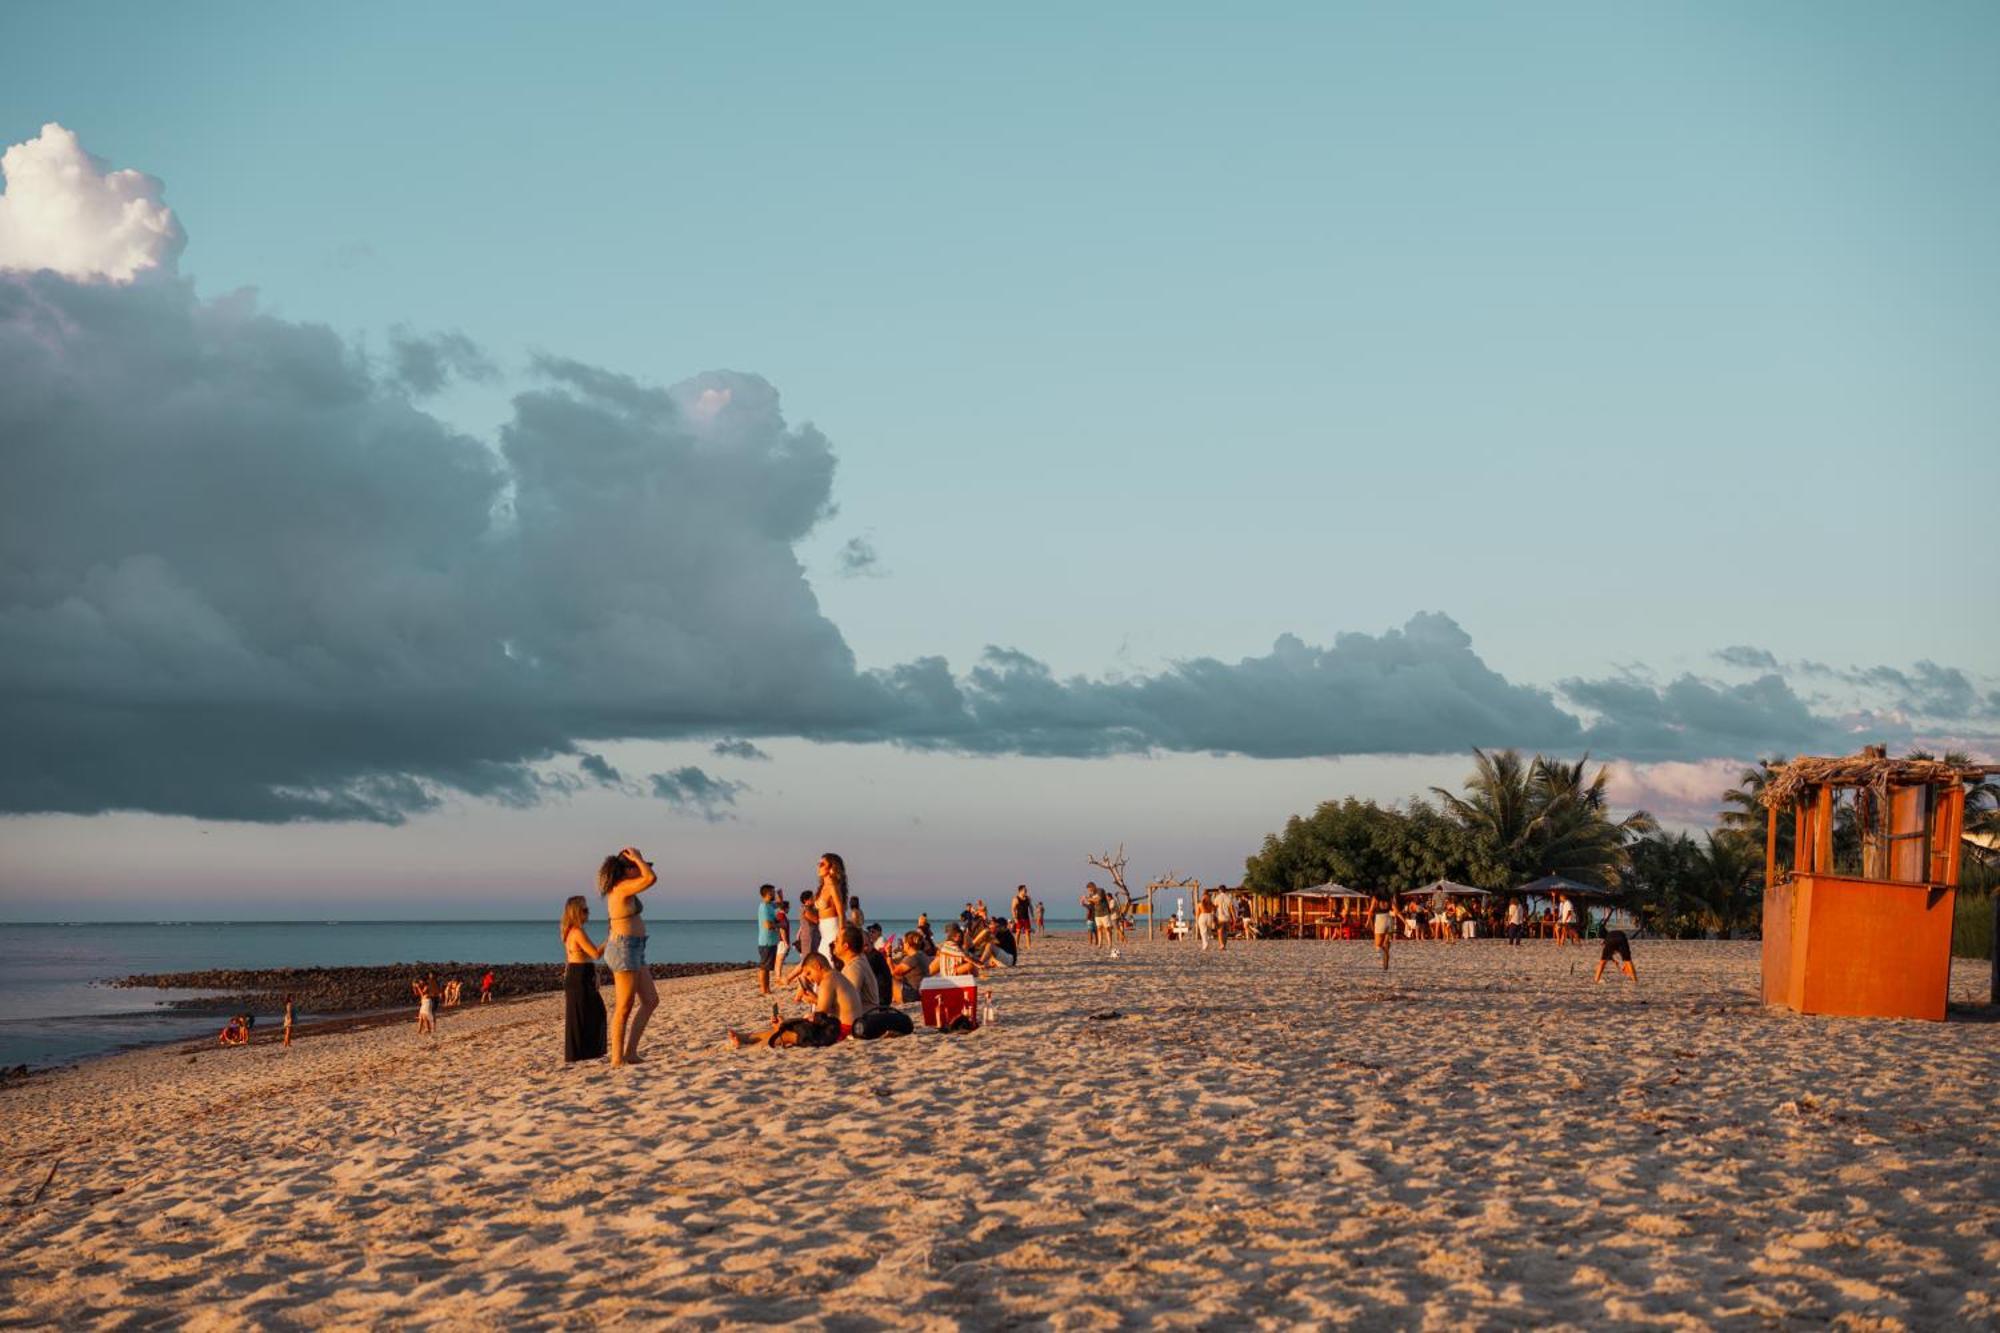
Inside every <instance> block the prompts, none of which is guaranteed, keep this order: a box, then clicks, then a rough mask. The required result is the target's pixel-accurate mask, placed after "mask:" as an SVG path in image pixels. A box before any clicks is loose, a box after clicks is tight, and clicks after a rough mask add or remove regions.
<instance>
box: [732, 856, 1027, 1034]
mask: <svg viewBox="0 0 2000 1333" xmlns="http://www.w3.org/2000/svg"><path fill="white" fill-rule="evenodd" d="M758 898H759V904H758V938H759V941H760V943H759V945H758V988H759V990H760V991H761V992H762V993H764V994H767V995H768V994H770V993H771V981H772V976H773V974H774V973H776V974H777V976H778V985H779V986H780V987H781V988H782V987H795V988H796V990H795V997H796V999H797V1000H798V1002H799V1003H801V1004H803V1005H805V1006H806V1007H807V1012H806V1014H805V1015H804V1016H803V1017H797V1018H789V1019H788V1018H785V1017H783V1015H782V1014H781V1013H780V1011H779V1007H778V1006H777V1005H776V1004H773V1005H772V1006H771V1024H770V1027H769V1028H767V1029H765V1030H763V1031H761V1032H744V1031H735V1030H732V1031H730V1033H729V1034H728V1042H729V1045H730V1046H731V1047H732V1048H734V1047H740V1046H748V1045H762V1046H778V1047H783V1046H831V1045H833V1044H834V1043H836V1042H839V1041H842V1040H844V1039H846V1038H848V1037H854V1038H857V1039H859V1040H863V1041H867V1040H873V1039H874V1038H877V1037H885V1036H898V1035H907V1034H909V1033H910V1032H912V1031H914V1030H915V1025H914V1023H913V1022H912V1021H911V1019H910V1016H909V1015H908V1014H906V1013H904V1012H902V1010H901V1009H900V1008H899V1006H901V1005H906V1004H914V1003H918V1002H920V1000H921V995H920V992H921V989H922V986H923V982H924V979H925V978H927V977H977V976H979V975H980V974H981V973H982V972H984V971H985V970H986V969H988V968H994V967H1012V966H1013V965H1014V964H1015V963H1016V962H1018V961H1019V959H1020V956H1021V953H1022V952H1023V951H1024V950H1025V949H1026V948H1027V941H1028V940H1029V939H1030V938H1032V935H1033V929H1034V927H1033V921H1034V915H1033V904H1032V901H1031V900H1030V898H1029V896H1028V891H1027V886H1026V885H1022V886H1021V887H1020V888H1019V889H1018V890H1016V893H1015V899H1014V908H1013V912H1012V914H1011V919H1010V917H1009V916H1004V915H1003V916H995V915H993V914H992V913H991V912H989V911H988V910H987V907H986V901H985V899H983V898H982V899H977V900H975V901H973V902H969V903H967V904H966V905H965V908H964V910H963V911H962V912H960V913H959V918H958V920H957V921H956V922H954V923H952V924H951V925H949V926H947V927H946V928H945V931H944V938H943V939H939V938H938V937H937V934H936V932H935V931H934V929H933V927H932V925H931V920H930V914H929V913H920V914H919V915H918V917H917V922H916V924H915V925H914V926H912V927H911V928H910V929H909V930H907V931H904V932H903V933H902V934H901V935H900V936H885V935H884V934H883V931H882V927H881V926H880V925H878V924H875V923H873V922H867V921H866V920H865V918H864V917H863V916H862V913H861V910H860V900H859V899H858V898H855V897H852V896H850V897H849V898H848V901H847V904H846V914H845V915H846V919H845V920H842V918H841V916H840V915H837V914H836V913H835V912H834V911H833V910H830V908H831V906H832V905H831V904H829V903H827V902H825V901H824V899H823V897H822V896H821V895H814V896H813V897H809V898H806V899H804V901H803V903H802V907H803V909H804V910H803V911H802V913H801V915H802V918H803V919H802V920H801V922H800V925H799V933H798V937H797V939H796V942H795V946H796V948H797V949H798V952H799V962H798V964H797V965H796V966H794V967H793V968H792V969H791V971H790V972H785V971H784V970H783V968H784V965H785V963H786V962H788V961H789V959H790V956H791V950H792V948H793V947H794V941H792V940H791V939H789V938H788V933H789V932H788V929H787V927H788V925H789V921H788V918H789V915H790V904H789V903H787V902H785V899H784V894H783V893H782V891H780V890H778V889H777V888H775V887H774V886H772V885H769V884H766V885H764V886H762V887H761V888H760V889H759V890H758ZM832 921H840V922H841V924H840V925H839V926H838V927H836V928H833V929H831V930H829V929H828V923H829V922H832ZM767 938H772V939H774V940H775V941H776V942H773V943H763V942H762V941H764V940H765V939H767ZM968 1026H969V1023H968Z"/></svg>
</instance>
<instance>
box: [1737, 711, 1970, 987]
mask: <svg viewBox="0 0 2000 1333" xmlns="http://www.w3.org/2000/svg"><path fill="white" fill-rule="evenodd" d="M1994 772H2000V769H1997V768H1991V767H1986V766H1982V765H1968V764H1951V763H1945V762H1943V761H1941V760H1935V759H1890V758H1888V757H1887V756H1886V754H1885V752H1884V751H1883V749H1882V747H1881V746H1870V747H1868V748H1867V749H1865V750H1863V751H1862V752H1861V753H1860V754H1855V755H1849V756H1847V757H1845V758H1841V759H1807V758H1801V759H1794V760H1792V761H1791V762H1790V763H1788V764H1785V765H1783V766H1782V767H1780V768H1779V769H1778V770H1777V773H1776V775H1775V776H1773V777H1772V779H1771V781H1770V783H1769V784H1768V785H1767V786H1766V787H1765V789H1764V804H1765V806H1766V807H1767V808H1768V810H1769V812H1770V817H1769V824H1768V827H1767V830H1766V832H1765V838H1764V1002H1765V1003H1766V1004H1782V1005H1785V1006H1787V1007H1789V1008H1792V1009H1795V1010H1797V1011H1798V1012H1800V1013H1802V1014H1850V1015H1855V1016H1859V1017H1865V1018H1928V1019H1933V1020H1941V1019H1943V1018H1944V1010H1945V995H1946V992H1947V991H1948V989H1949V987H1950V982H1951V922H1952V912H1953V909H1954V907H1955V905H1956V903H1955V899H1956V898H1957V886H1958V861H1959V833H1960V830H1961V827H1962V826H1963V824H1964V820H1965V781H1966V779H1967V778H1972V779H1975V780H1977V779H1979V778H1982V777H1984V776H1986V775H1987V774H1989V773H1994ZM1787 817H1789V818H1790V819H1791V821H1792V846H1791V854H1790V858H1789V859H1790V861H1791V864H1790V865H1789V866H1785V865H1780V864H1779V861H1780V859H1781V856H1780V847H1779V844H1780V838H1779V836H1778V835H1779V829H1780V823H1779V821H1780V820H1782V819H1785V818H1787ZM1836 853H1838V855H1839V865H1838V867H1836Z"/></svg>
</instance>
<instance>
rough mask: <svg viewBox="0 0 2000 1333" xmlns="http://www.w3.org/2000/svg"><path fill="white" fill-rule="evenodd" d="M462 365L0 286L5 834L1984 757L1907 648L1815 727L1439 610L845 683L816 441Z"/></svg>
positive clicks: (43, 285)
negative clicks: (1908, 742)
mask: <svg viewBox="0 0 2000 1333" xmlns="http://www.w3.org/2000/svg"><path fill="white" fill-rule="evenodd" d="M47 137H48V136H47V135H46V134H45V135H44V139H45V140H46V139H47ZM10 169H11V168H10ZM93 170H95V168H93ZM175 235H176V236H178V230H177V229H176V230H175ZM176 244H177V242H176ZM163 253H164V252H163ZM162 263H163V264H165V265H167V266H170V255H169V256H168V258H167V259H166V260H163V261H162ZM482 363H483V358H480V357H479V354H478V351H477V349H476V348H475V347H473V345H472V344H471V343H470V342H469V341H467V340H464V339H463V337H462V335H456V334H447V335H443V336H442V337H433V338H428V339H425V338H418V337H416V336H415V335H411V334H407V333H399V335H398V336H397V339H395V340H392V352H391V355H390V356H389V357H388V358H386V360H385V359H384V358H380V357H371V356H369V355H367V354H365V353H364V352H363V351H361V350H359V349H357V348H355V347H354V346H352V345H351V344H349V343H347V342H345V341H343V340H342V339H341V338H339V337H338V336H336V335H335V334H334V333H333V332H332V331H330V330H328V329H326V328H323V327H320V326H317V325H312V324H303V323H295V322H291V321H287V320H282V319H277V318H274V317H272V316H270V315H268V314H265V313H263V312H261V311H259V310H258V309H257V308H256V305H255V303H254V300H252V299H251V298H250V297H248V296H242V295H239V296H232V297H227V298H224V299H221V300H215V301H202V300H200V299H198V298H197V296H196V294H195V292H194V290H193V288H192V286H191V285H190V284H189V283H187V282H186V281H184V280H182V279H179V278H177V277H175V276H173V275H172V274H171V273H170V272H165V271H163V272H159V273H156V274H155V275H154V277H153V279H152V280H151V281H146V282H135V283H129V284H114V283H105V282H100V281H95V280H89V281H79V280H75V279H72V278H68V277H65V276H63V275H62V274H60V273H58V272H52V271H48V270H46V269H43V270H41V271H37V272H32V273H14V272H4V273H0V756H4V757H0V813H26V812H72V813H85V814H88V813H95V812H98V811H105V810H145V811H152V812H157V813H163V814H179V815H193V816H199V817H203V818H216V819H240V820H265V821H283V820H298V819H313V820H375V821H380V822H388V823H393V822H396V821H399V820H402V819H405V818H408V817H409V816H411V815H413V814H418V813H421V812H423V811H426V810H431V809H434V808H436V807H437V806H438V805H439V804H440V803H441V802H442V801H444V800H445V799H447V798H448V797H450V796H452V795H453V794H464V795H470V796H474V797H480V798H485V799H491V800H498V801H503V802H509V803H514V804H528V803H532V802H536V801H540V800H545V799H549V798H551V797H556V796H560V795H561V794H563V793H565V792H571V791H576V790H581V789H582V788H583V787H584V786H586V785H590V784H595V785H598V786H609V787H615V788H619V789H622V790H629V791H634V792H651V793H652V794H654V795H657V796H659V797H660V798H661V799H665V800H669V801H672V802H674V803H676V804H678V805H681V806H683V807H684V808H688V809H691V810H693V811H696V812H698V813H702V814H703V815H704V817H711V816H716V815H717V814H718V812H719V811H722V810H724V809H725V808H727V807H728V806H730V805H731V804H733V802H734V801H735V800H736V799H737V796H738V794H739V793H740V792H741V791H743V790H745V789H744V788H742V786H741V785H740V784H737V783H732V782H729V781H727V780H724V779H718V778H713V777H711V776H710V775H708V774H706V773H704V772H702V771H701V770H699V769H685V768H684V769H678V770H675V771H673V772H671V773H666V774H658V775H652V776H651V778H650V780H649V781H648V782H647V783H645V784H639V783H628V782H627V781H626V779H625V778H624V777H623V776H622V775H621V774H620V773H619V771H618V770H617V769H616V768H615V767H613V766H612V765H611V764H610V763H609V762H608V761H606V760H605V759H604V758H603V756H602V755H601V754H600V753H598V749H599V747H600V745H601V744H602V743H605V742H610V741H614V740H623V739H654V740H683V739H700V740H703V741H707V742H711V743H712V744H713V746H714V752H715V753H716V754H717V755H719V756H724V757H729V758H738V759H752V758H756V757H758V756H761V755H762V754H763V751H762V750H761V749H759V748H758V747H757V746H756V745H755V740H756V739H757V738H765V737H774V736H784V737H804V738H807V739H814V740H828V741H832V740H848V741H874V742H886V743H892V744H899V745H905V746H910V747H916V748H922V749H936V750H951V751H961V752H967V753H975V754H1031V755H1067V756H1094V755H1106V754H1116V753H1139V752H1145V751H1149V750H1176V751H1192V752H1218V753H1233V754H1242V755H1250V756H1272V757H1279V756H1282V757H1301V756H1335V755H1351V754H1413V753H1459V752H1462V751H1463V750H1465V749H1466V748H1467V747H1469V746H1472V745H1483V746H1519V747H1523V748H1529V749H1542V750H1549V751H1559V752H1568V753H1574V752H1576V751H1578V750H1581V749H1584V748H1589V749H1591V750H1592V751H1593V752H1595V753H1597V754H1598V755H1600V756H1602V757H1604V758H1606V759H1617V758H1622V759H1626V760H1632V761H1639V762H1657V761H1693V760H1702V759H1709V758H1716V757H1729V758H1742V759H1748V758H1754V757H1755V756H1757V755H1758V754H1761V753H1766V752H1770V751H1774V750H1781V751H1785V752H1790V753H1798V752H1805V751H1812V750H1831V749H1846V748H1852V746H1853V744H1854V743H1858V742H1859V741H1862V740H1886V741H1889V742H1890V743H1900V742H1902V741H1903V740H1905V739H1906V738H1910V737H1914V736H1919V735H1924V736H1931V735H1940V734H1948V735H1952V736H1958V737H1967V738H1973V739H1977V738H1978V737H1980V736H1981V735H1985V736H1988V737H1990V736H1991V727H1990V725H1988V724H1987V723H1986V722H1982V721H1981V719H1990V718H1991V717H1993V716H1994V715H1995V714H1996V712H2000V709H1996V707H1995V700H1994V697H1993V695H1992V693H1991V692H1990V691H1988V692H1985V693H1982V692H1981V691H1982V688H1983V687H1982V686H1980V685H1979V684H1978V683H1977V682H1975V681H1974V680H1973V679H1972V678H1971V677H1969V676H1967V675H1966V674H1965V673H1964V672H1962V671H1958V670H1956V669H1954V668H1949V667H1942V666H1938V665H1936V664H1933V663H1928V662H1924V663H1918V664H1917V665H1916V666H1914V667H1912V668H1909V669H1907V670H1892V669H1889V668H1879V669H1868V670H1865V671H1853V672H1849V673H1848V674H1847V676H1846V677H1843V678H1841V679H1839V680H1835V681H1834V682H1833V683H1834V684H1835V685H1837V686H1839V687H1840V689H1842V690H1844V691H1846V694H1847V696H1848V697H1847V698H1846V699H1845V700H1844V701H1842V702H1836V703H1835V704H1832V705H1827V704H1824V703H1822V702H1820V701H1819V700H1817V699H1814V700H1807V699H1805V698H1803V697H1801V696H1800V695H1799V694H1798V693H1796V692H1795V691H1794V690H1793V688H1792V687H1791V685H1790V684H1789V683H1788V682H1787V680H1786V679H1785V678H1784V676H1783V675H1782V674H1781V673H1779V672H1766V673H1765V674H1763V675H1760V676H1759V677H1757V678H1756V679H1754V680H1751V681H1748V682H1737V683H1728V682H1717V681H1710V680H1705V679H1702V678H1699V677H1695V676H1691V675H1690V676H1683V677H1681V678H1679V679H1677V680H1674V681H1671V682H1669V683H1667V684H1665V685H1659V684H1656V683H1654V682H1653V681H1651V680H1650V679H1648V678H1646V677H1644V676H1643V675H1641V674H1634V673H1628V674H1624V675H1618V676H1613V677H1607V678H1602V679H1589V680H1583V679H1579V680H1569V681H1564V682H1562V683H1561V685H1560V686H1559V687H1558V688H1557V689H1554V690H1552V689H1549V688H1544V687H1540V686H1537V685H1533V684H1524V683H1521V682H1517V681H1513V680H1509V679H1508V678H1506V677H1505V676H1504V675H1502V674H1501V673H1499V672H1498V671H1495V670H1494V669H1493V668H1491V667H1490V666H1488V665H1487V664H1486V663H1485V662H1484V661H1483V660H1482V659H1481V658H1480V657H1479V655H1478V654H1477V653H1476V652H1475V651H1474V647H1473V644H1472V640H1471V638H1470V636H1468V635H1467V634H1466V633H1465V631H1464V630H1463V629H1462V628H1460V626H1459V625H1458V624H1456V623H1455V622H1454V621H1453V620H1452V619H1451V618H1450V617H1448V616H1446V615H1444V614H1441V613H1437V612H1426V613H1422V614H1419V615H1416V616H1413V617H1411V618H1410V619H1409V620H1408V621H1407V622H1406V623H1405V624H1404V625H1402V626H1401V627H1398V628H1391V629H1387V630H1384V631H1382V632H1380V633H1375V634H1368V633H1351V632H1350V633H1341V634H1336V635H1335V636H1334V637H1333V638H1332V640H1331V642H1330V643H1328V644H1325V645H1314V644H1310V643H1308V642H1306V641H1305V640H1303V639H1302V638H1299V637H1296V636H1293V635H1285V636H1282V637H1280V638H1279V639H1277V641H1276V642H1275V643H1274V644H1273V646H1272V647H1271V649H1270V651H1269V652H1267V653H1264V654H1261V655H1256V656H1250V657H1244V658H1240V659H1237V660H1233V661H1229V660H1223V659H1220V658H1216V657H1207V656H1204V657H1194V658H1191V659H1189V660H1186V661H1183V662H1179V663H1176V664H1174V665H1172V666H1171V667H1169V668H1167V669H1166V670H1163V671H1158V672H1155V673H1151V674H1143V675H1113V676H1100V677H1088V676H1070V677H1059V676H1057V675H1056V674H1055V673H1054V672H1053V671H1052V670H1051V669H1050V668H1049V667H1048V666H1047V665H1046V664H1045V663H1043V662H1042V661H1040V660H1039V659H1037V658H1035V657H1034V656H1032V655H1030V654H1028V653H1026V652H1023V651H1020V650H1018V649H1012V648H999V647H995V648H990V649H988V650H987V652H986V653H985V654H984V656H983V657H982V658H981V659H980V660H979V661H977V662H976V663H974V664H973V665H972V667H971V669H970V670H969V671H966V672H964V673H963V674H960V673H958V672H955V671H954V670H953V669H952V668H951V666H950V664H948V663H947V662H946V661H944V660H943V659H942V658H936V657H925V658H918V659H915V660H913V661H909V662H905V663H901V664H897V665H894V666H890V667H887V668H883V669H879V670H863V669H861V668H860V667H859V666H858V665H857V663H856V661H855V657H854V654H853V652H852V651H851V649H850V648H849V646H848V644H847V642H846V641H845V639H844V638H843V637H842V635H841V633H840V631H839V629H838V628H837V627H836V626H835V625H834V624H833V623H832V622H830V621H829V620H828V619H827V618H826V617H825V615H824V614H823V613H822V611H821V609H820V606H819V602H818V599H817V597H816V595H815V594H814V591H813V588H812V585H811V583H810V582H809V581H808V579H807V577H806V574H805V569H804V566H803V564H802V562H801V560H800V557H799V554H798V552H799V548H800V544H801V543H802V542H803V541H804V540H805V539H806V538H807V537H808V536H809V535H810V534H812V533H813V532H815V531H816V530H818V529H819V528H820V526H821V525H822V524H823V523H824V522H825V521H826V520H827V519H828V517H829V516H830V515H831V514H832V513H833V509H834V506H833V481H834V474H835V457H834V452H833V448H832V446H831V444H830V443H829V442H828V441H827V440H826V438H825V437H824V436H822V435H821V434H820V433H819V432H818V431H817V430H815V429H814V428H813V427H811V426H810V425H794V424H792V423H790V422H789V421H787V419H786V417H785V415H784V413H783V411H782V409H781V405H780V401H779V397H778V394H777V391H776V390H775V389H774V388H772V386H771V385H770V384H768V383H766V382H765V381H764V380H762V379H760V378H758V377H757V376H755V375H748V374H742V373H738V372H730V371H712V372H708V373H705V374H701V375H697V376H694V377H693V378H691V379H687V380H683V381H681V382H679V383H676V384H673V385H671V386H667V387H661V386H659V385H656V384H652V383H649V382H646V381H644V380H641V379H638V378H635V377H632V376H628V375H623V374H619V373H615V372H613V371H609V370H606V369H603V368H600V367H595V366H590V365H586V364H583V363H581V362H577V361H572V360H566V359H563V358H560V357H553V356H549V357H542V358H539V359H537V360H536V361H535V362H534V363H533V364H532V366H531V368H530V375H531V378H530V379H529V380H528V381H527V387H525V388H524V390H523V391H522V392H520V393H519V394H517V395H516V397H515V398H514V400H513V409H512V415H511V417H510V419H509V420H508V421H507V422H506V423H505V424H504V425H503V426H502V427H501V428H500V429H499V431H498V433H497V436H496V437H495V438H494V439H492V440H482V439H475V438H472V437H470V436H468V435H465V434H463V433H461V432H459V431H456V430H454V429H452V428H451V427H449V426H447V425H446V424H445V423H444V422H442V421H441V420H439V419H438V418H436V417H434V416H432V415H430V414H428V413H427V412H425V411H424V410H422V408H421V407H420V406H419V405H418V395H420V394H421V393H422V392H426V391H428V389H429V387H434V386H437V385H441V384H442V383H443V381H444V377H445V376H447V375H448V374H454V373H466V370H467V368H468V367H471V368H472V369H473V371H474V372H475V373H476V372H477V368H478V366H479V365H480V364H482ZM850 545H852V543H850ZM1725 651H1726V652H1728V653H1731V654H1739V658H1738V660H1740V661H1743V662H1748V661H1750V660H1752V659H1751V658H1749V657H1743V656H1741V655H1740V653H1739V650H1737V649H1730V650H1725ZM1741 651H1742V652H1754V651H1755V650H1741ZM1815 679H1819V678H1817V677H1815ZM1982 729H1983V730H1982ZM753 752H754V753H753Z"/></svg>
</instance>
